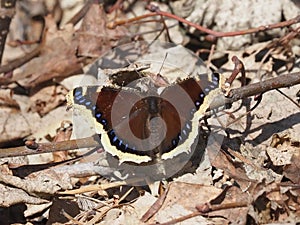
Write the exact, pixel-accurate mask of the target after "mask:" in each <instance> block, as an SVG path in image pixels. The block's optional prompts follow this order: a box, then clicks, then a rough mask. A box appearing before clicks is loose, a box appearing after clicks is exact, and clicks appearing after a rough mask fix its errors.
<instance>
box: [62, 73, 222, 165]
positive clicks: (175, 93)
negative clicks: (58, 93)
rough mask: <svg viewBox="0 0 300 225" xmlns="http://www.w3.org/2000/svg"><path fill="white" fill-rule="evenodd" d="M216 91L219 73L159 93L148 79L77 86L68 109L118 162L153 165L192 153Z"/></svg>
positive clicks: (194, 77)
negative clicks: (86, 122) (88, 125)
mask: <svg viewBox="0 0 300 225" xmlns="http://www.w3.org/2000/svg"><path fill="white" fill-rule="evenodd" d="M218 87H219V76H218V75H217V74H215V75H213V76H211V77H209V76H207V75H205V76H200V75H199V76H193V77H187V78H185V79H182V80H180V79H178V80H177V81H176V82H174V83H172V84H170V85H168V86H167V87H165V88H164V89H163V90H161V89H162V88H161V87H157V86H156V85H155V83H154V82H153V80H152V79H150V78H148V77H147V78H145V79H144V78H140V79H137V80H135V81H133V82H126V86H120V85H104V86H97V85H94V86H83V87H76V88H75V89H73V90H72V91H70V92H69V94H68V95H67V102H68V103H67V104H68V107H73V108H74V109H75V110H77V111H78V112H79V114H82V115H84V116H85V117H87V118H88V120H89V121H90V122H91V123H92V124H94V127H95V133H96V134H97V135H98V136H99V140H100V142H101V145H102V146H103V148H104V150H105V151H106V152H108V153H109V154H111V155H112V156H115V157H117V158H118V160H119V161H120V163H123V162H130V163H135V164H142V163H151V162H155V161H157V160H168V159H172V158H173V157H175V156H178V155H181V154H189V153H190V151H191V148H192V145H193V143H195V140H197V137H198V129H199V120H200V119H201V118H202V117H203V116H204V114H205V112H206V111H207V109H208V108H209V104H210V102H211V101H212V99H213V97H214V96H215V93H216V92H218Z"/></svg>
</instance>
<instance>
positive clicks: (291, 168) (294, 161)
mask: <svg viewBox="0 0 300 225" xmlns="http://www.w3.org/2000/svg"><path fill="white" fill-rule="evenodd" d="M299 150H300V149H299ZM299 150H298V151H297V152H296V153H295V154H294V155H293V156H292V158H291V164H290V165H285V166H284V167H283V175H284V176H285V177H287V178H288V179H290V180H291V181H292V182H293V183H295V184H300V172H299V171H300V153H299Z"/></svg>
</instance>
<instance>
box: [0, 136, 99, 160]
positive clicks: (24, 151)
mask: <svg viewBox="0 0 300 225" xmlns="http://www.w3.org/2000/svg"><path fill="white" fill-rule="evenodd" d="M36 144H37V146H35V147H34V149H30V148H29V147H30V146H28V147H27V146H21V147H16V148H2V149H1V151H0V158H4V157H14V156H24V155H34V154H41V153H47V152H56V151H67V150H72V149H78V148H90V147H94V148H95V147H101V145H100V144H99V143H98V142H97V141H95V139H94V138H93V137H87V138H81V139H76V140H69V141H61V142H53V143H36Z"/></svg>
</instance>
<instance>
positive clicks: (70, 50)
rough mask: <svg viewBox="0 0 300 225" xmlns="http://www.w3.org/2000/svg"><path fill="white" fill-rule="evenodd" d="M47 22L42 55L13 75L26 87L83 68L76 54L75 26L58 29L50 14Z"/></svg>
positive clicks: (64, 75)
mask: <svg viewBox="0 0 300 225" xmlns="http://www.w3.org/2000/svg"><path fill="white" fill-rule="evenodd" d="M45 22H46V25H45V27H46V28H45V30H46V32H45V35H44V36H45V40H44V45H43V46H42V49H41V54H40V56H39V57H36V58H34V59H32V60H31V61H29V62H28V63H27V64H25V65H24V66H23V67H22V68H21V70H22V71H21V72H18V73H16V74H14V75H13V77H12V81H16V82H18V83H19V84H20V85H21V86H23V87H25V88H30V87H35V86H37V85H38V84H41V83H43V82H46V81H49V80H52V79H54V78H63V77H66V76H68V75H70V74H72V73H74V72H76V71H78V70H79V69H80V68H81V65H80V59H79V58H77V56H76V45H77V44H76V40H75V39H74V37H73V34H74V29H73V26H72V25H68V26H65V28H64V29H63V30H58V29H57V26H56V24H55V21H54V19H53V18H52V17H51V16H50V15H48V16H47V17H45Z"/></svg>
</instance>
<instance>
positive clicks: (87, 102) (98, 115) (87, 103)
mask: <svg viewBox="0 0 300 225" xmlns="http://www.w3.org/2000/svg"><path fill="white" fill-rule="evenodd" d="M74 91H75V93H74V96H75V102H78V103H79V104H81V105H85V107H86V108H87V109H90V110H92V113H94V115H95V117H96V119H97V121H98V122H100V123H101V124H102V125H103V126H107V125H108V124H107V120H106V119H104V118H101V117H102V113H100V112H97V106H96V105H95V104H92V102H91V101H90V100H88V99H86V98H85V97H84V96H83V95H82V88H76V89H75V90H74Z"/></svg>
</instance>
